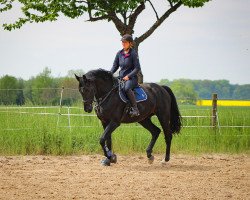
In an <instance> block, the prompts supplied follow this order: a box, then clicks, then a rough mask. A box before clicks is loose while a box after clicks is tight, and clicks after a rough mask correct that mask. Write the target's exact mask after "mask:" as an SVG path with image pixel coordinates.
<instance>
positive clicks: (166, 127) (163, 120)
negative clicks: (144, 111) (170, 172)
mask: <svg viewBox="0 0 250 200" xmlns="http://www.w3.org/2000/svg"><path fill="white" fill-rule="evenodd" d="M157 117H158V119H159V121H160V124H161V127H162V129H163V132H164V136H165V142H166V155H165V160H163V162H168V161H169V160H170V148H171V141H172V133H171V131H170V124H169V117H168V116H166V115H164V116H162V115H157Z"/></svg>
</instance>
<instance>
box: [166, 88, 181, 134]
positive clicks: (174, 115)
mask: <svg viewBox="0 0 250 200" xmlns="http://www.w3.org/2000/svg"><path fill="white" fill-rule="evenodd" d="M162 87H163V88H164V89H165V90H166V91H167V92H168V94H169V95H170V97H171V111H170V130H171V133H179V132H180V130H181V125H182V124H181V114H180V111H179V108H178V105H177V101H176V98H175V95H174V93H173V92H172V90H171V89H170V88H169V87H168V86H162Z"/></svg>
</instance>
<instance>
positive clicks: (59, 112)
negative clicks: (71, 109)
mask: <svg viewBox="0 0 250 200" xmlns="http://www.w3.org/2000/svg"><path fill="white" fill-rule="evenodd" d="M63 91H64V87H63V86H62V90H61V97H60V102H59V104H60V105H59V110H58V117H57V123H56V126H58V125H59V120H60V115H61V108H62V98H63Z"/></svg>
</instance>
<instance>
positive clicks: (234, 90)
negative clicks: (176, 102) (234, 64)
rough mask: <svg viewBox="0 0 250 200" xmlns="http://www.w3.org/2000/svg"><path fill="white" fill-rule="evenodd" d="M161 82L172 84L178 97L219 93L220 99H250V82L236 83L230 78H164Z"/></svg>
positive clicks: (194, 96)
mask: <svg viewBox="0 0 250 200" xmlns="http://www.w3.org/2000/svg"><path fill="white" fill-rule="evenodd" d="M160 84H162V85H164V84H165V85H168V86H170V87H171V88H172V89H173V90H174V92H175V94H176V96H177V98H178V99H182V98H184V99H185V97H187V98H189V99H190V100H191V99H193V100H195V99H197V98H199V99H211V95H212V93H217V94H218V97H219V99H241V100H244V99H250V84H245V85H234V84H230V83H229V81H228V80H216V81H211V80H190V79H178V80H173V81H169V80H167V79H162V80H161V81H160Z"/></svg>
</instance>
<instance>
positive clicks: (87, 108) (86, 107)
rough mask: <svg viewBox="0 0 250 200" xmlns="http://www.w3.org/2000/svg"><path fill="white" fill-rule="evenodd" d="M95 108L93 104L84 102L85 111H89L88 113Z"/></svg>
mask: <svg viewBox="0 0 250 200" xmlns="http://www.w3.org/2000/svg"><path fill="white" fill-rule="evenodd" d="M92 110H93V106H92V104H87V103H84V111H85V112H87V113H91V112H92Z"/></svg>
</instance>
